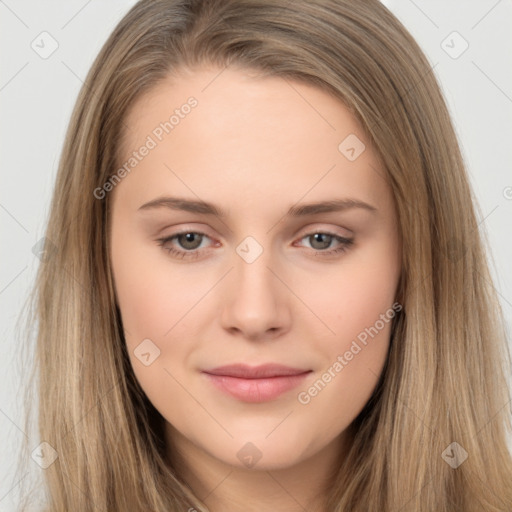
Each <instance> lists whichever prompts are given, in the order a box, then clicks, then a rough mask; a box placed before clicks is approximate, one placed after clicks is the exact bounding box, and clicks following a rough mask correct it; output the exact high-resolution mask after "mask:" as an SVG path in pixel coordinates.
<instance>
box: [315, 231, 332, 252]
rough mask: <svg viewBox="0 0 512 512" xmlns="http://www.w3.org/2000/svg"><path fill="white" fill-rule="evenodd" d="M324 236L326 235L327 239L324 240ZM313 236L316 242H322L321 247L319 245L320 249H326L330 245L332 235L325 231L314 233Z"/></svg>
mask: <svg viewBox="0 0 512 512" xmlns="http://www.w3.org/2000/svg"><path fill="white" fill-rule="evenodd" d="M323 237H326V240H325V239H324V240H322V239H323ZM313 238H314V239H315V241H316V242H320V244H321V247H317V248H318V249H325V248H327V247H329V243H330V238H331V235H327V234H325V233H315V234H314V235H313Z"/></svg>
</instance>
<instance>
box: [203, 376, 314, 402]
mask: <svg viewBox="0 0 512 512" xmlns="http://www.w3.org/2000/svg"><path fill="white" fill-rule="evenodd" d="M203 373H204V372H203ZM309 373H310V372H305V373H300V374H298V375H283V376H280V377H267V378H264V379H241V378H238V377H228V376H226V375H212V374H210V373H204V374H205V375H206V376H207V377H208V379H209V380H210V382H211V383H212V384H213V385H214V386H216V387H217V388H218V389H220V390H221V391H224V392H225V393H228V394H229V395H231V396H234V397H235V398H238V400H241V401H243V402H251V403H259V402H268V401H270V400H275V399H276V398H277V397H279V396H280V395H282V394H283V393H286V392H287V391H290V390H291V389H293V388H295V387H297V386H298V385H299V384H300V383H301V382H303V380H304V378H305V377H306V376H307V375H309Z"/></svg>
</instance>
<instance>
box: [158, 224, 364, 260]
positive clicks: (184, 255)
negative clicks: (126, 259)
mask: <svg viewBox="0 0 512 512" xmlns="http://www.w3.org/2000/svg"><path fill="white" fill-rule="evenodd" d="M190 233H192V234H194V235H200V236H203V237H206V238H210V237H209V236H208V235H207V234H206V233H202V232H200V231H191V230H184V231H180V232H178V233H175V234H174V235H172V236H168V237H165V238H159V239H158V240H157V241H158V245H159V246H160V247H162V249H164V250H165V251H167V252H168V253H169V254H170V255H171V256H172V257H175V258H178V259H192V258H197V257H198V256H199V254H200V249H193V250H190V251H181V250H178V249H175V248H174V247H170V248H169V247H164V245H165V244H166V243H167V242H171V241H172V240H174V239H175V238H177V237H178V236H180V235H186V234H190ZM317 234H321V235H328V236H332V237H333V239H334V240H336V241H337V242H339V243H340V244H341V245H340V247H338V248H337V249H330V250H326V251H318V250H315V249H312V250H313V251H315V253H316V254H315V256H316V255H318V254H320V255H321V256H322V257H328V256H332V255H334V254H340V253H343V252H345V251H346V250H347V249H348V248H349V247H350V246H351V245H352V244H353V243H354V240H353V239H351V238H344V237H342V236H339V235H335V234H334V233H329V232H328V231H313V232H311V233H308V234H306V235H304V236H303V237H301V238H300V240H303V239H304V238H308V237H310V236H313V235H317Z"/></svg>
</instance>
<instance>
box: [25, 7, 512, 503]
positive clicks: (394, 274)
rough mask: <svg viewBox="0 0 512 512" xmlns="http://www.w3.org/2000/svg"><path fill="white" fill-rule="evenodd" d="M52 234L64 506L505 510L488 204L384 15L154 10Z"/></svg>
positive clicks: (58, 476)
mask: <svg viewBox="0 0 512 512" xmlns="http://www.w3.org/2000/svg"><path fill="white" fill-rule="evenodd" d="M46 237H47V240H48V241H49V242H48V243H50V242H51V243H52V244H54V246H55V247H54V250H53V252H52V255H51V258H48V259H47V260H46V261H44V262H43V263H42V265H41V267H40V270H39V275H38V280H37V283H36V289H35V294H34V297H35V300H36V301H37V302H36V303H35V304H36V305H35V307H36V315H37V318H38V321H39V331H38V340H37V358H36V359H37V368H38V369H39V372H40V377H39V390H40V391H39V400H40V412H39V434H40V437H41V440H42V441H44V443H46V444H43V445H42V447H41V453H40V454H39V455H40V457H41V458H42V460H44V461H45V463H44V464H42V466H43V467H45V469H44V472H45V477H46V485H47V489H48V496H49V503H48V510H55V511H57V510H58V511H60V510H62V511H64V510H93V509H99V510H109V511H111V510H131V511H135V510H141V511H142V510H155V511H157V510H158V511H160V510H161V511H163V510H210V511H215V512H216V511H220V510H222V511H235V510H264V509H270V508H271V509H272V510H283V511H284V510H287V511H294V510H304V509H307V510H315V511H322V512H324V511H339V512H341V511H344V512H346V511H362V510H365V511H394V510H411V511H412V510H414V511H429V512H431V511H432V510H436V511H446V512H447V511H461V510H464V511H472V510H475V511H476V510H479V511H480V510H489V511H491V510H492V511H498V510H511V509H512V488H511V484H510V482H511V476H512V463H511V458H510V452H509V451H508V449H507V445H506V435H507V429H510V423H509V422H510V409H509V406H508V405H507V404H508V403H509V401H510V394H509V391H508V389H507V386H506V378H505V371H506V369H507V368H509V365H508V366H507V362H508V359H507V358H509V354H508V352H507V345H506V337H505V334H504V329H503V320H502V317H501V312H500V310H499V306H498V302H497V299H496V295H495V292H494V289H493V287H492V285H491V284H490V283H491V278H490V275H489V272H488V267H487V263H486V259H485V254H484V251H483V244H482V241H481V240H480V236H479V233H478V222H477V220H476V216H475V211H474V206H473V203H472V194H471V190H470V187H469V184H468V179H467V175H466V172H465V169H464V164H463V160H462V157H461V154H460V151H459V147H458V142H457V139H456V136H455V134H454V130H453V127H452V124H451V121H450V118H449V115H448V112H447V108H446V105H445V102H444V99H443V97H442V95H441V93H440V90H439V87H438V84H437V83H436V80H435V78H434V76H433V73H432V69H431V67H430V66H429V63H428V61H427V60H426V58H425V57H424V55H423V54H422V52H421V50H420V49H419V47H418V45H417V44H416V43H415V41H414V40H413V39H412V37H411V36H410V35H409V34H408V32H407V31H406V30H405V29H404V27H403V26H402V25H401V24H400V23H399V22H398V21H397V19H396V18H395V17H394V16H393V15H392V14H391V13H390V12H389V11H388V10H387V9H386V8H385V7H383V6H382V5H381V4H380V3H379V2H376V1H375V2H374V1H365V2H348V1H334V0H331V1H328V0H322V1H315V2H305V1H296V2H286V1H282V2H281V1H268V2H266V1H245V0H242V1H240V0H238V1H231V0H229V1H226V0H222V1H220V0H218V1H214V0H211V1H192V2H178V1H169V0H166V1H148V0H142V1H140V2H138V3H137V4H136V5H135V6H134V7H133V8H132V9H131V10H130V11H129V12H128V14H127V15H126V16H125V17H124V18H123V19H122V20H121V22H120V23H119V25H118V26H117V27H116V29H115V30H114V32H113V33H112V35H111V36H110V38H109V40H108V41H107V42H106V44H105V45H104V47H103V49H102V51H101V52H100V54H99V56H98V57H97V59H96V61H95V63H94V64H93V66H92V69H91V71H90V73H89V75H88V77H87V79H86V82H85V85H84V87H83V89H82V91H81V93H80V96H79V98H78V101H77V104H76V107H75V111H74V113H73V117H72V119H71V124H70V127H69V130H68V134H67V139H66V143H65V147H64V150H63V154H62V158H61V162H60V168H59V173H58V177H57V182H56V186H55V192H54V199H53V203H52V207H51V214H50V219H49V223H48V230H47V233H46ZM196 238H197V239H198V241H199V242H200V244H199V245H196V240H195V239H196ZM208 241H209V243H208ZM300 242H302V243H300ZM189 244H192V245H191V246H190V245H189ZM318 244H319V245H318ZM324 244H325V245H324ZM55 354H58V357H55Z"/></svg>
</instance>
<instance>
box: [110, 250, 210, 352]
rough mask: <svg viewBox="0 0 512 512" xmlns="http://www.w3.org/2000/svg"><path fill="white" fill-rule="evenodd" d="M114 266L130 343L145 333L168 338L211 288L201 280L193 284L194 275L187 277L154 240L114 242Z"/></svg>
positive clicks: (145, 334) (148, 336)
mask: <svg viewBox="0 0 512 512" xmlns="http://www.w3.org/2000/svg"><path fill="white" fill-rule="evenodd" d="M155 245H156V243H155ZM112 269H113V274H114V282H115V286H116V294H117V300H118V303H119V308H120V311H121V315H122V318H123V325H124V327H125V330H126V331H127V343H137V342H140V340H139V338H141V337H142V339H143V338H152V337H154V338H155V339H162V338H164V337H165V336H166V334H169V331H170V330H171V329H174V330H175V329H176V328H175V327H174V326H175V325H176V324H177V323H178V322H180V319H182V318H184V317H186V316H188V314H187V313H188V312H191V308H193V306H194V304H195V303H196V302H197V301H198V300H199V298H200V297H201V295H203V294H204V293H205V292H206V291H207V283H205V285H204V288H205V290H203V286H198V285H197V283H196V284H194V286H191V285H190V276H188V278H186V277H185V275H184V273H183V272H180V271H179V269H177V268H176V266H172V265H171V264H170V261H169V260H168V258H167V254H166V253H165V251H164V250H163V249H160V248H158V249H157V250H155V247H153V246H152V245H151V244H146V245H144V244H142V243H138V244H129V243H126V242H123V241H121V240H119V243H118V244H117V245H116V244H115V243H114V244H113V249H112ZM190 314H193V311H192V312H191V313H190ZM188 320H189V319H188V318H187V319H186V320H185V323H186V322H187V321H188ZM180 323H181V322H180ZM178 325H179V324H178Z"/></svg>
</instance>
